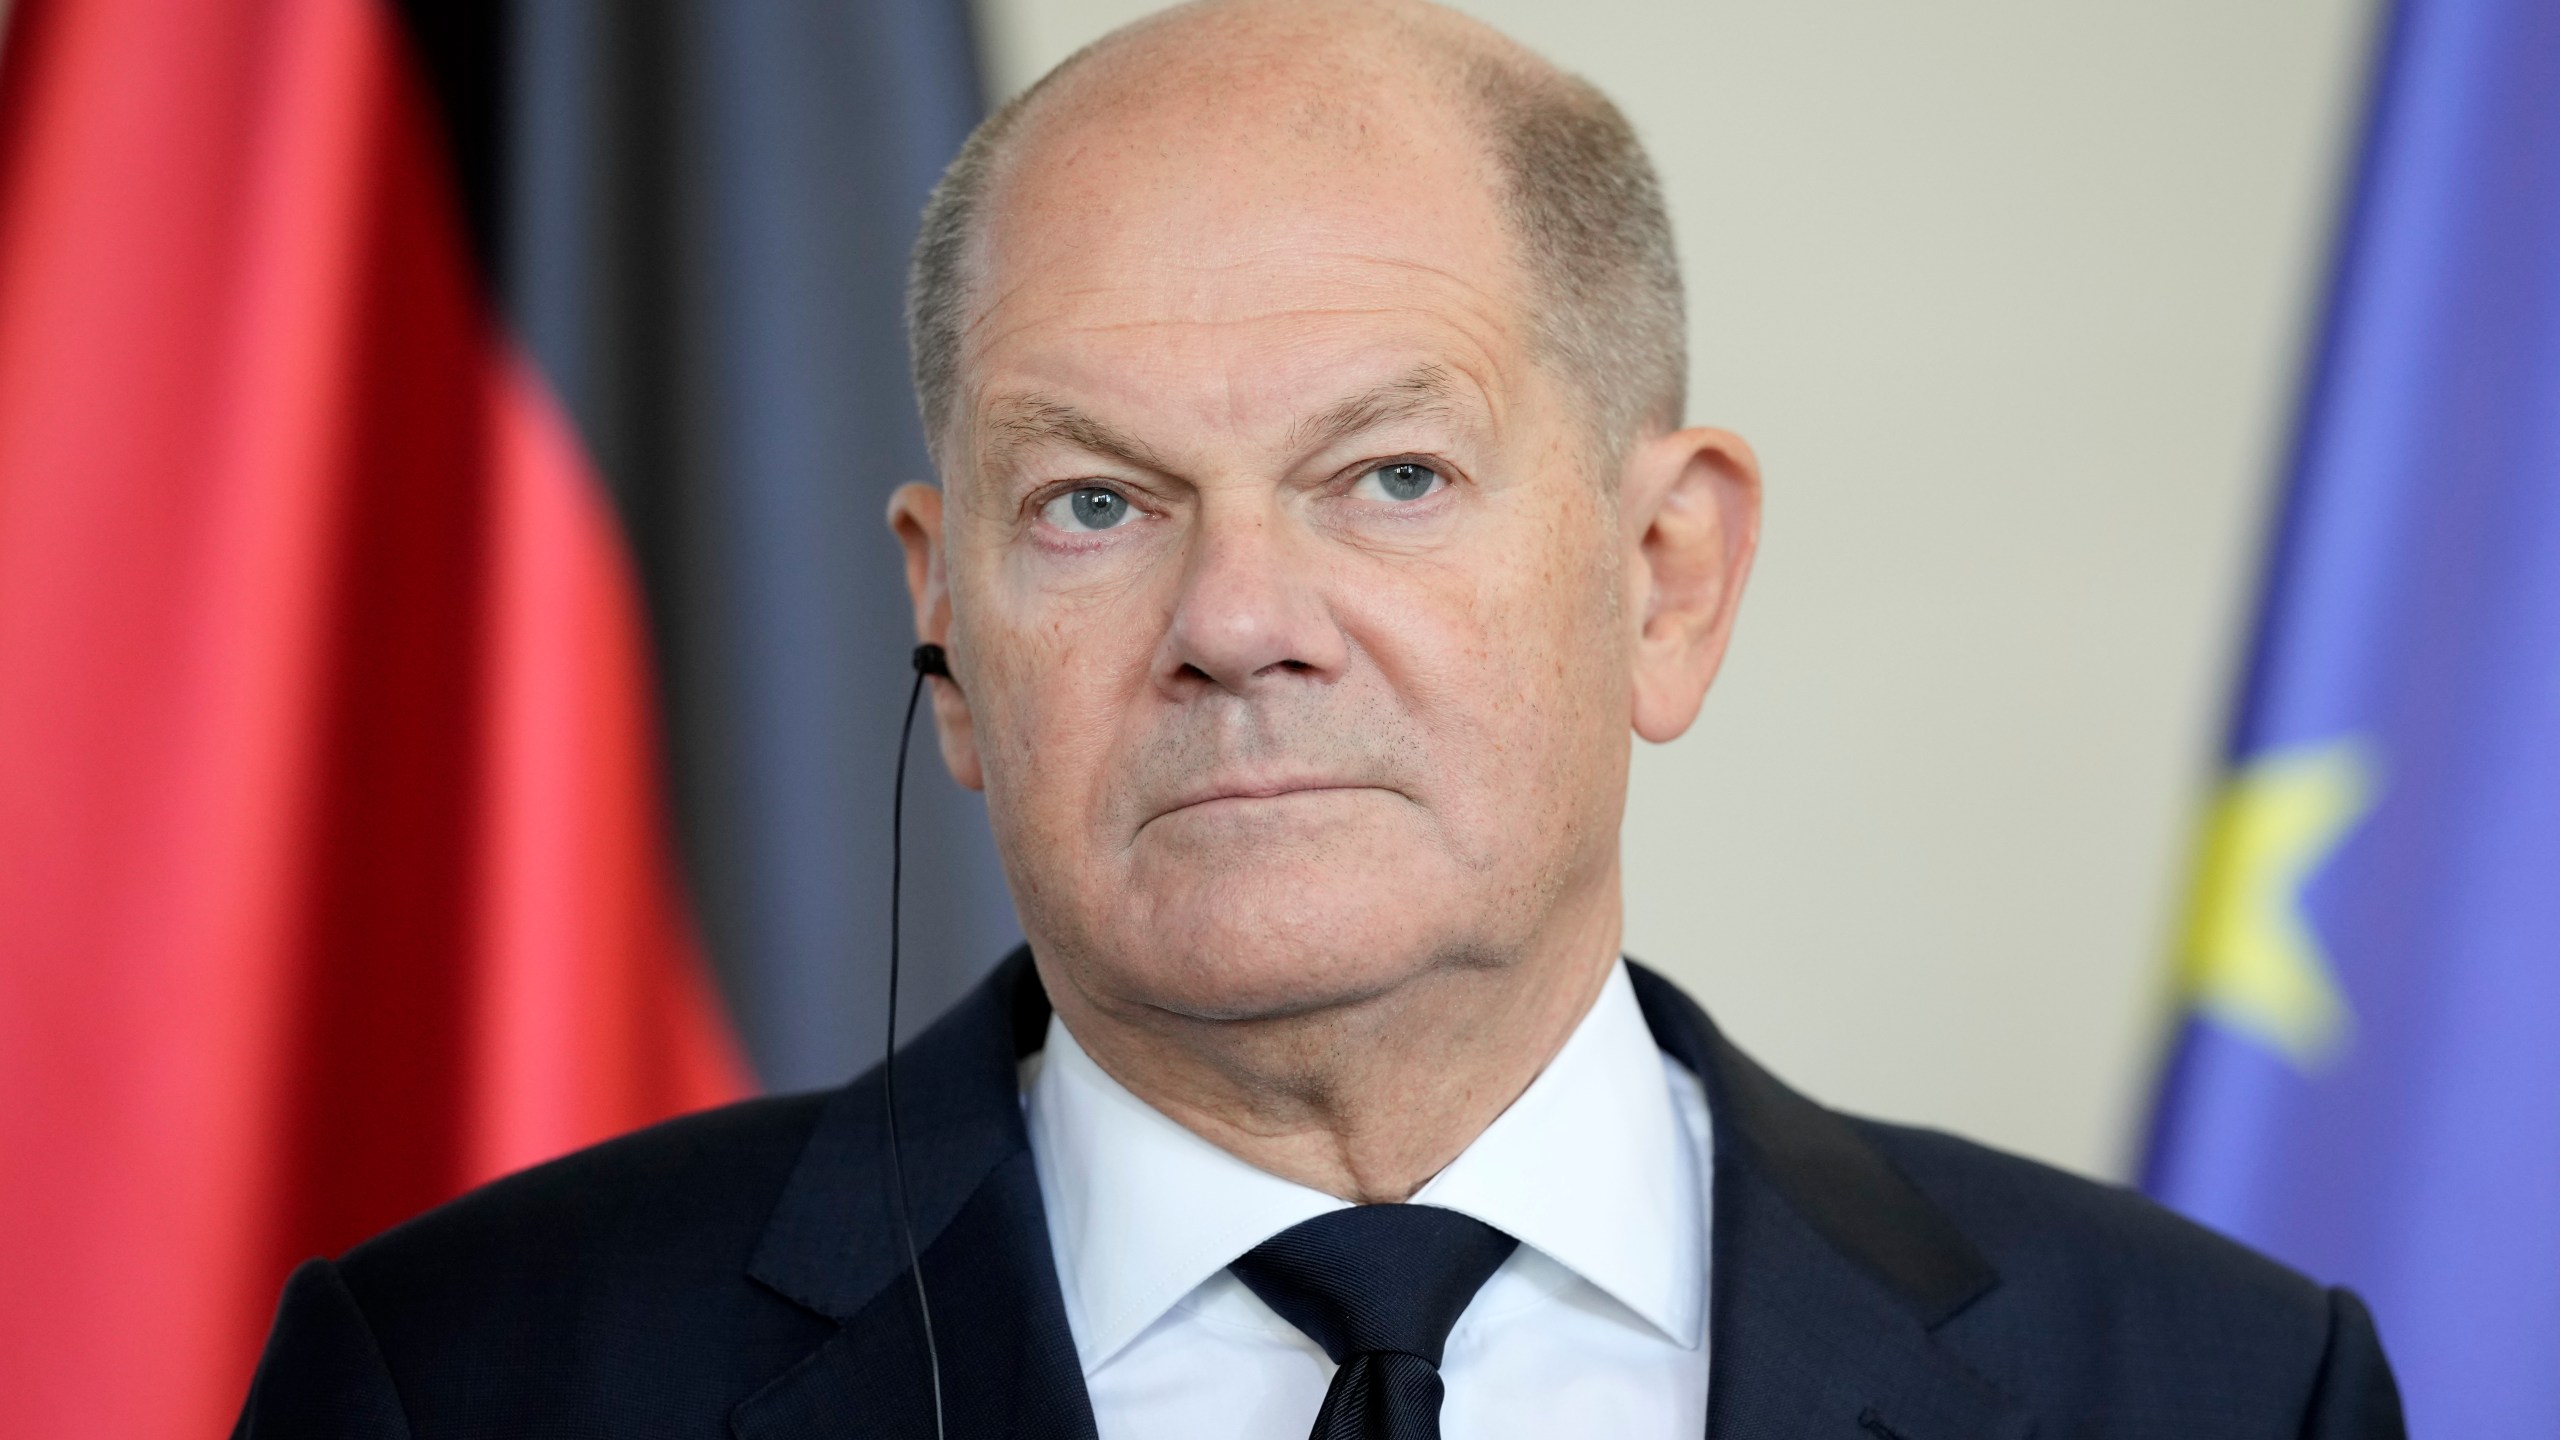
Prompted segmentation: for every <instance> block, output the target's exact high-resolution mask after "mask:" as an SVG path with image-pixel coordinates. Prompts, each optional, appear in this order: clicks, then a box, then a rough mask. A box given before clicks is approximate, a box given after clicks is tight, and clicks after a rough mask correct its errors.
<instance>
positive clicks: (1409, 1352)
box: [1227, 1205, 1520, 1440]
mask: <svg viewBox="0 0 2560 1440" xmlns="http://www.w3.org/2000/svg"><path fill="white" fill-rule="evenodd" d="M1519 1243H1520V1242H1519V1241H1517V1240H1514V1239H1512V1238H1511V1237H1510V1236H1508V1235H1505V1234H1503V1233H1502V1232H1501V1231H1499V1230H1496V1229H1494V1228H1493V1227H1492V1226H1490V1225H1487V1224H1485V1223H1484V1222H1483V1221H1481V1220H1473V1219H1469V1218H1468V1217H1467V1216H1464V1215H1461V1214H1459V1213H1458V1212H1457V1211H1455V1210H1443V1209H1440V1208H1439V1207H1437V1206H1433V1205H1361V1206H1357V1207H1354V1208H1352V1209H1349V1210H1336V1211H1334V1212H1333V1213H1332V1214H1330V1215H1319V1216H1317V1217H1316V1218H1315V1219H1313V1220H1310V1221H1307V1222H1306V1223H1305V1224H1303V1225H1293V1226H1291V1227H1290V1228H1288V1229H1286V1230H1283V1231H1281V1232H1280V1233H1279V1234H1277V1235H1274V1236H1272V1237H1271V1238H1270V1239H1268V1240H1265V1241H1264V1242H1262V1243H1261V1244H1260V1245H1257V1246H1255V1247H1254V1248H1253V1250H1252V1251H1251V1252H1250V1253H1248V1254H1247V1255H1246V1256H1245V1257H1244V1258H1243V1259H1241V1260H1238V1261H1236V1262H1235V1263H1234V1264H1233V1265H1230V1266H1228V1267H1227V1268H1228V1269H1230V1270H1233V1271H1234V1272H1235V1275H1236V1278H1237V1279H1239V1280H1242V1281H1243V1282H1244V1283H1245V1284H1246V1285H1247V1286H1249V1287H1251V1288H1252V1290H1253V1293H1254V1294H1256V1295H1259V1296H1261V1297H1262V1303H1264V1304H1265V1305H1268V1306H1270V1307H1271V1308H1272V1309H1273V1310H1275V1311H1278V1312H1279V1314H1280V1318H1282V1319H1284V1320H1286V1321H1288V1322H1289V1323H1290V1324H1292V1325H1295V1326H1297V1327H1298V1328H1299V1329H1300V1330H1302V1331H1304V1332H1306V1336H1307V1338H1308V1339H1310V1340H1313V1341H1314V1342H1316V1343H1317V1344H1318V1345H1321V1346H1323V1347H1324V1353H1326V1354H1327V1355H1330V1356H1332V1357H1333V1363H1334V1364H1335V1365H1337V1366H1339V1367H1340V1368H1339V1369H1337V1370H1335V1371H1334V1372H1333V1386H1332V1388H1331V1389H1328V1390H1326V1391H1325V1392H1324V1408H1323V1409H1321V1410H1319V1411H1317V1412H1316V1428H1315V1430H1314V1432H1313V1435H1312V1437H1311V1440H1440V1393H1441V1389H1440V1350H1441V1347H1442V1346H1444V1345H1446V1344H1447V1343H1448V1341H1449V1327H1450V1326H1452V1325H1455V1324H1457V1323H1458V1315H1459V1313H1460V1312H1462V1311H1464V1310H1465V1309H1466V1308H1467V1302H1468V1301H1470V1300H1472V1299H1474V1298H1475V1294H1476V1291H1477V1290H1478V1289H1480V1288H1482V1287H1483V1285H1484V1282H1485V1281H1486V1280H1488V1279H1490V1278H1492V1276H1493V1272H1494V1271H1495V1270H1497V1269H1499V1268H1501V1265H1502V1262H1503V1260H1504V1258H1505V1257H1507V1256H1509V1255H1510V1254H1511V1251H1512V1249H1513V1248H1514V1247H1515V1246H1517V1245H1518V1244H1519Z"/></svg>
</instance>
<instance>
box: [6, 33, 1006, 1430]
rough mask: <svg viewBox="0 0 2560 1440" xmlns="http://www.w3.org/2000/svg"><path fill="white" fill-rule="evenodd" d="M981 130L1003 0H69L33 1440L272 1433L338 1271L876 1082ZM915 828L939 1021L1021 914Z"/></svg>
mask: <svg viewBox="0 0 2560 1440" xmlns="http://www.w3.org/2000/svg"><path fill="white" fill-rule="evenodd" d="M979 104H980V100H979V92H978V88H977V82H976V78H975V68H974V63H973V50H972V43H971V37H970V35H969V32H968V25H967V20H966V11H965V7H964V5H963V4H962V3H961V0H865V3H862V4H859V5H837V6H825V7H821V6H814V5H788V6H786V5H761V4H759V5H742V4H728V3H718V0H701V3H696V4H674V3H638V0H560V3H545V4H526V5H523V6H513V5H502V4H497V3H493V0H418V3H416V4H414V5H412V6H408V7H405V8H404V7H402V6H400V5H396V4H394V3H392V0H174V3H173V0H19V3H18V4H17V5H16V6H15V10H14V13H13V14H11V15H10V17H9V29H8V33H7V35H6V38H5V49H0V1097H5V1099H0V1396H5V1397H6V1399H5V1401H0V1405H5V1408H6V1410H7V1412H8V1414H9V1416H10V1421H9V1423H10V1427H11V1428H12V1429H13V1430H14V1431H17V1432H19V1433H25V1434H30V1435H37V1434H45V1435H53V1434H61V1435H75V1434H76V1435H99V1436H157V1435H169V1436H179V1435H204V1434H211V1433H217V1432H218V1431H219V1430H220V1429H221V1428H222V1427H223V1426H225V1425H227V1424H228V1423H229V1417H230V1416H231V1415H232V1414H233V1413H234V1412H235V1411H236V1409H237V1407H238V1405H239V1403H240V1398H241V1395H242V1394H243V1393H244V1389H245V1386H246V1383H247V1380H248V1376H249V1373H250V1370H251V1368H252V1366H253V1364H254V1361H255V1358H256V1352H257V1347H258V1343H259V1340H260V1338H261V1336H262V1334H263V1332H264V1328H265V1325H266V1321H267V1319H268V1316H269V1314H270V1312H271V1310H272V1307H273V1304H274V1299H275V1295H276V1293H277V1290H278V1287H279V1285H280V1283H281V1281H282V1278H283V1276H284V1275H285V1273H286V1271H287V1270H288V1269H289V1268H290V1267H291V1266H292V1264H293V1263H294V1262H296V1261H298V1260H300V1259H302V1258H304V1257H306V1256H309V1255H312V1254H316V1253H324V1252H325V1253H334V1252H336V1251H338V1250H341V1249H343V1248H345V1247H346V1246H347V1245H349V1244H350V1243H352V1242H353V1241H355V1240H357V1239H359V1238H361V1237H362V1236H364V1235H366V1234H369V1233H371V1232H373V1231H375V1230H378V1229H380V1228H382V1227H384V1226H386V1225H389V1224H392V1223H395V1222H397V1221H398V1220H400V1219H402V1218H403V1217H405V1216H407V1215H410V1214H413V1213H415V1212H416V1211H418V1210H420V1209H423V1208H425V1207H427V1206H429V1205H432V1204H435V1203H437V1202H439V1201H441V1200H443V1199H445V1198H448V1197H450V1196H452V1195H454V1194H456V1193H458V1192H459V1191H461V1190H462V1189H465V1188H467V1187H469V1186H471V1185H473V1184H476V1183H478V1182H481V1181H484V1180H487V1179H489V1178H491V1177H493V1176H496V1175H498V1174H501V1173H503V1172H505V1171H508V1170H511V1169H514V1168H517V1167H520V1166H522V1165H525V1164H528V1163H531V1162H534V1161H537V1160H540V1159H543V1158H545V1157H548V1156H551V1155H555V1154H558V1153H560V1152H562V1151H565V1150H568V1149H571V1148H574V1147H577V1146H580V1145H584V1144H587V1143H590V1142H592V1141H595V1140H598V1139H601V1138H603V1137H605V1136H608V1135H610V1134H613V1133H615V1132H618V1131H621V1130H625V1129H628V1128H631V1127H634V1126H638V1125H642V1124H646V1123H649V1122H651V1121H654V1120H657V1119H660V1118H663V1117H665V1116H668V1115H671V1114H674V1113H677V1112H680V1111H683V1110H687V1109H691V1108H695V1107H699V1106H704V1105H709V1104H714V1103H718V1102H721V1101H724V1100H728V1099H731V1098H734V1097H737V1096H740V1095H743V1094H745V1093H748V1092H749V1091H750V1090H752V1089H754V1088H756V1087H757V1086H759V1085H760V1084H762V1085H778V1086H802V1085H811V1084H819V1083H828V1082H832V1081H835V1080H840V1079H842V1078H843V1077H844V1076H846V1075H847V1074H849V1073H850V1072H851V1071H852V1070H853V1069H854V1068H855V1067H856V1066H858V1065H859V1064H861V1063H863V1062H865V1061H866V1060H868V1059H869V1058H871V1056H872V1055H874V1054H876V1052H877V1048H878V1037H877V1035H876V1034H875V1033H874V1026H875V1025H876V1023H877V1022H876V1014H877V1004H878V1000H877V996H878V975H879V970H878V963H879V962H878V958H877V957H878V954H879V950H880V942H881V940H882V938H883V934H884V927H883V923H882V921H881V919H880V916H881V913H882V911H883V909H884V907H885V903H886V893H885V892H886V884H887V870H886V863H885V851H886V846H887V842H888V826H887V815H886V806H885V792H886V787H887V784H888V781H889V771H888V766H887V763H886V758H885V757H886V756H887V754H888V748H887V747H888V745H889V744H890V743H891V741H892V737H893V733H894V729H895V725H896V717H897V707H898V704H899V702H900V701H901V700H902V698H903V694H904V685H905V682H906V679H907V676H906V673H905V670H904V663H903V657H904V654H905V650H906V643H907V637H908V634H909V628H910V627H909V623H908V621H907V619H906V616H905V609H904V599H903V593H902V591H901V589H900V585H899V580H898V577H897V567H896V565H895V560H894V555H893V554H892V552H891V549H890V546H889V543H888V541H887V539H886V536H885V533H884V532H883V531H882V529H881V526H880V522H879V513H880V508H879V507H880V505H881V503H882V501H883V500H884V499H885V496H886V494H887V492H888V490H889V488H890V487H891V486H893V485H894V484H896V483H897V482H899V481H901V480H905V479H911V478H919V477H923V476H925V475H926V474H927V473H928V471H927V467H926V462H925V459H924V455H923V451H922V448H921V445H920V444H919V442H918V437H917V435H916V433H915V422H914V420H913V417H912V406H911V402H910V400H909V399H908V396H907V386H906V381H905V374H904V361H903V343H902V340H901V336H900V330H899V319H898V317H899V295H900V287H901V281H902V277H903V271H904V257H905V250H906V247H907V244H908V243H909V240H910V238H911V236H912V231H913V226H914V223H915V216H916V213H917V210H918V207H919V206H920V204H921V202H922V199H923V196H924V193H925V191H926V189H927V187H928V186H929V185H930V183H931V181H932V179H933V177H934V176H935V174H936V173H937V172H938V171H939V169H940V167H941V165H942V164H943V162H944V161H945V160H946V159H947V158H948V156H949V155H950V154H951V152H952V151H953V150H954V149H956V148H957V145H958V143H959V140H960V139H961V137H962V136H963V135H964V134H965V132H966V130H967V128H968V126H969V125H970V124H971V123H972V122H973V121H974V119H975V118H976V115H977V113H978V107H979ZM925 788H926V789H927V790H928V791H933V790H937V789H945V790H947V789H948V788H949V787H933V786H928V787H925ZM916 809H917V812H918V813H917V814H916V815H915V817H914V819H913V822H912V824H913V833H912V837H911V840H910V845H911V847H912V848H913V849H914V851H915V852H916V856H915V860H914V862H913V863H915V864H916V866H917V867H918V869H919V870H920V871H929V872H931V873H934V874H937V875H939V876H940V877H942V882H941V883H938V884H932V885H928V886H925V887H921V890H920V893H919V894H918V895H917V896H916V902H917V903H916V904H914V905H912V906H911V912H912V913H914V914H915V916H916V919H915V920H914V921H913V922H912V926H913V928H912V931H911V939H912V942H913V943H914V945H915V948H916V951H917V953H918V955H919V957H920V958H922V959H924V960H925V961H926V965H925V967H924V968H923V969H922V970H921V972H920V973H919V975H918V977H917V978H918V979H919V980H920V981H922V982H923V983H922V985H921V987H920V988H921V991H922V994H921V996H920V999H921V1000H922V1002H923V1003H921V1004H919V1005H918V1006H917V1007H916V1008H917V1010H918V1012H919V1013H920V1014H921V1013H929V1012H930V1010H932V1009H933V1008H935V1005H934V1002H935V1001H936V1000H938V999H941V998H944V997H947V996H948V995H950V994H953V993H956V992H957V991H958V990H959V989H960V988H961V987H962V986H964V985H965V984H966V983H967V982H968V981H969V980H970V979H971V978H972V976H973V974H974V973H975V971H976V970H977V969H979V968H982V967H983V965H984V964H986V963H990V962H992V960H993V959H994V958H995V957H996V956H997V955H998V954H1000V953H1001V951H1002V950H1003V948H1004V947H1005V945H1006V944H1007V943H1008V940H1009V938H1010V936H1009V930H1010V926H1011V919H1010V915H1009V911H1008V909H1007V908H1006V906H1005V903H1004V900H1003V896H1002V890H1001V886H1000V882H999V880H998V878H997V874H996V871H995V868H994V865H993V862H992V860H991V858H990V856H989V847H988V845H987V842H986V839H985V837H984V834H983V822H982V820H980V819H979V818H978V817H977V813H976V811H975V810H974V808H973V807H972V806H971V805H970V804H969V803H968V802H967V801H966V800H965V798H964V797H961V796H959V795H958V794H957V792H956V791H953V792H951V793H949V794H942V795H935V794H927V795H925V796H923V797H921V803H919V804H917V806H916ZM937 960H939V961H940V962H941V963H940V966H939V968H938V969H937V968H936V965H935V963H934V962H935V961H937Z"/></svg>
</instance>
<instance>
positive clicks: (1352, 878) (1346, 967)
mask: <svg viewBox="0 0 2560 1440" xmlns="http://www.w3.org/2000/svg"><path fill="white" fill-rule="evenodd" d="M1374 853H1375V852H1366V853H1359V852H1355V854H1354V855H1353V856H1340V855H1326V856H1304V855H1301V856H1287V857H1277V856H1275V857H1265V858H1264V859H1263V860H1262V861H1261V862H1260V863H1258V864H1255V865H1252V866H1245V867H1234V868H1229V867H1206V868H1205V869H1204V872H1203V873H1200V874H1197V875H1193V876H1185V877H1183V878H1182V880H1181V881H1180V882H1179V883H1174V884H1169V885H1163V886H1161V887H1158V888H1154V889H1152V890H1151V891H1150V892H1149V898H1150V903H1148V904H1147V905H1146V906H1145V908H1144V911H1143V914H1142V915H1139V916H1133V917H1132V923H1130V924H1127V925H1125V926H1115V927H1112V928H1114V929H1115V930H1117V931H1119V933H1118V934H1117V935H1115V936H1114V937H1113V942H1112V943H1110V944H1108V945H1107V946H1105V947H1103V949H1104V953H1105V955H1106V956H1107V958H1104V959H1102V960H1101V961H1100V962H1099V963H1101V964H1102V965H1104V966H1105V967H1106V968H1107V969H1108V971H1109V972H1110V975H1111V980H1112V988H1113V989H1114V990H1116V991H1118V992H1120V993H1122V994H1124V995H1127V996H1129V997H1130V998H1132V999H1137V1000H1140V1001H1142V1002H1143V1003H1146V1004H1149V1005H1152V1006H1155V1007H1157V1008H1161V1009H1166V1010H1171V1011H1174V1012H1176V1013H1179V1014H1184V1015H1191V1016H1195V1017H1198V1018H1201V1019H1211V1020H1248V1019H1256V1018H1277V1017H1280V1016H1285V1015H1297V1014H1305V1013H1307V1012H1310V1011H1315V1010H1323V1009H1328V1008H1331V1007H1334V1006H1338V1005H1346V1004H1355V1003H1358V1002H1360V1001H1363V1000H1367V999H1370V998H1372V997H1374V996H1376V995H1379V994H1382V993H1385V992H1387V991H1390V990H1392V989H1394V988H1396V986H1398V985H1400V984H1402V983H1404V982H1405V981H1407V980H1410V979H1412V978H1414V977H1415V976H1417V975H1420V974H1422V973H1425V972H1427V971H1429V970H1431V969H1433V968H1435V967H1437V966H1439V965H1442V964H1444V963H1446V962H1447V961H1448V960H1449V959H1450V958H1451V957H1453V956H1464V955H1482V954H1490V953H1493V952H1494V950H1495V947H1494V946H1492V945H1490V944H1488V943H1486V938H1485V937H1483V936H1481V935H1477V934H1474V933H1471V932H1472V931H1473V930H1474V929H1475V927H1476V924H1477V922H1479V921H1480V920H1481V919H1482V918H1483V916H1482V908H1481V907H1479V906H1474V905H1469V904H1464V903H1456V904H1453V903H1450V902H1451V901H1453V900H1459V899H1460V898H1461V897H1460V895H1459V892H1458V890H1457V887H1454V886H1450V885H1448V884H1446V883H1433V882H1445V881H1446V880H1448V879H1449V878H1451V877H1447V876H1439V875H1434V876H1430V877H1428V879H1424V877H1419V876H1406V875H1399V876H1396V877H1393V878H1392V879H1389V878H1387V877H1382V876H1381V875H1380V874H1379V871H1378V866H1377V864H1376V863H1375V861H1374V859H1372V858H1371V856H1372V855H1373V854H1374ZM1166 878H1171V877H1166ZM1416 881H1419V882H1421V883H1418V884H1417V883H1412V882H1416ZM1418 895H1424V896H1435V898H1434V899H1428V900H1426V899H1418V898H1417V896H1418Z"/></svg>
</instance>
